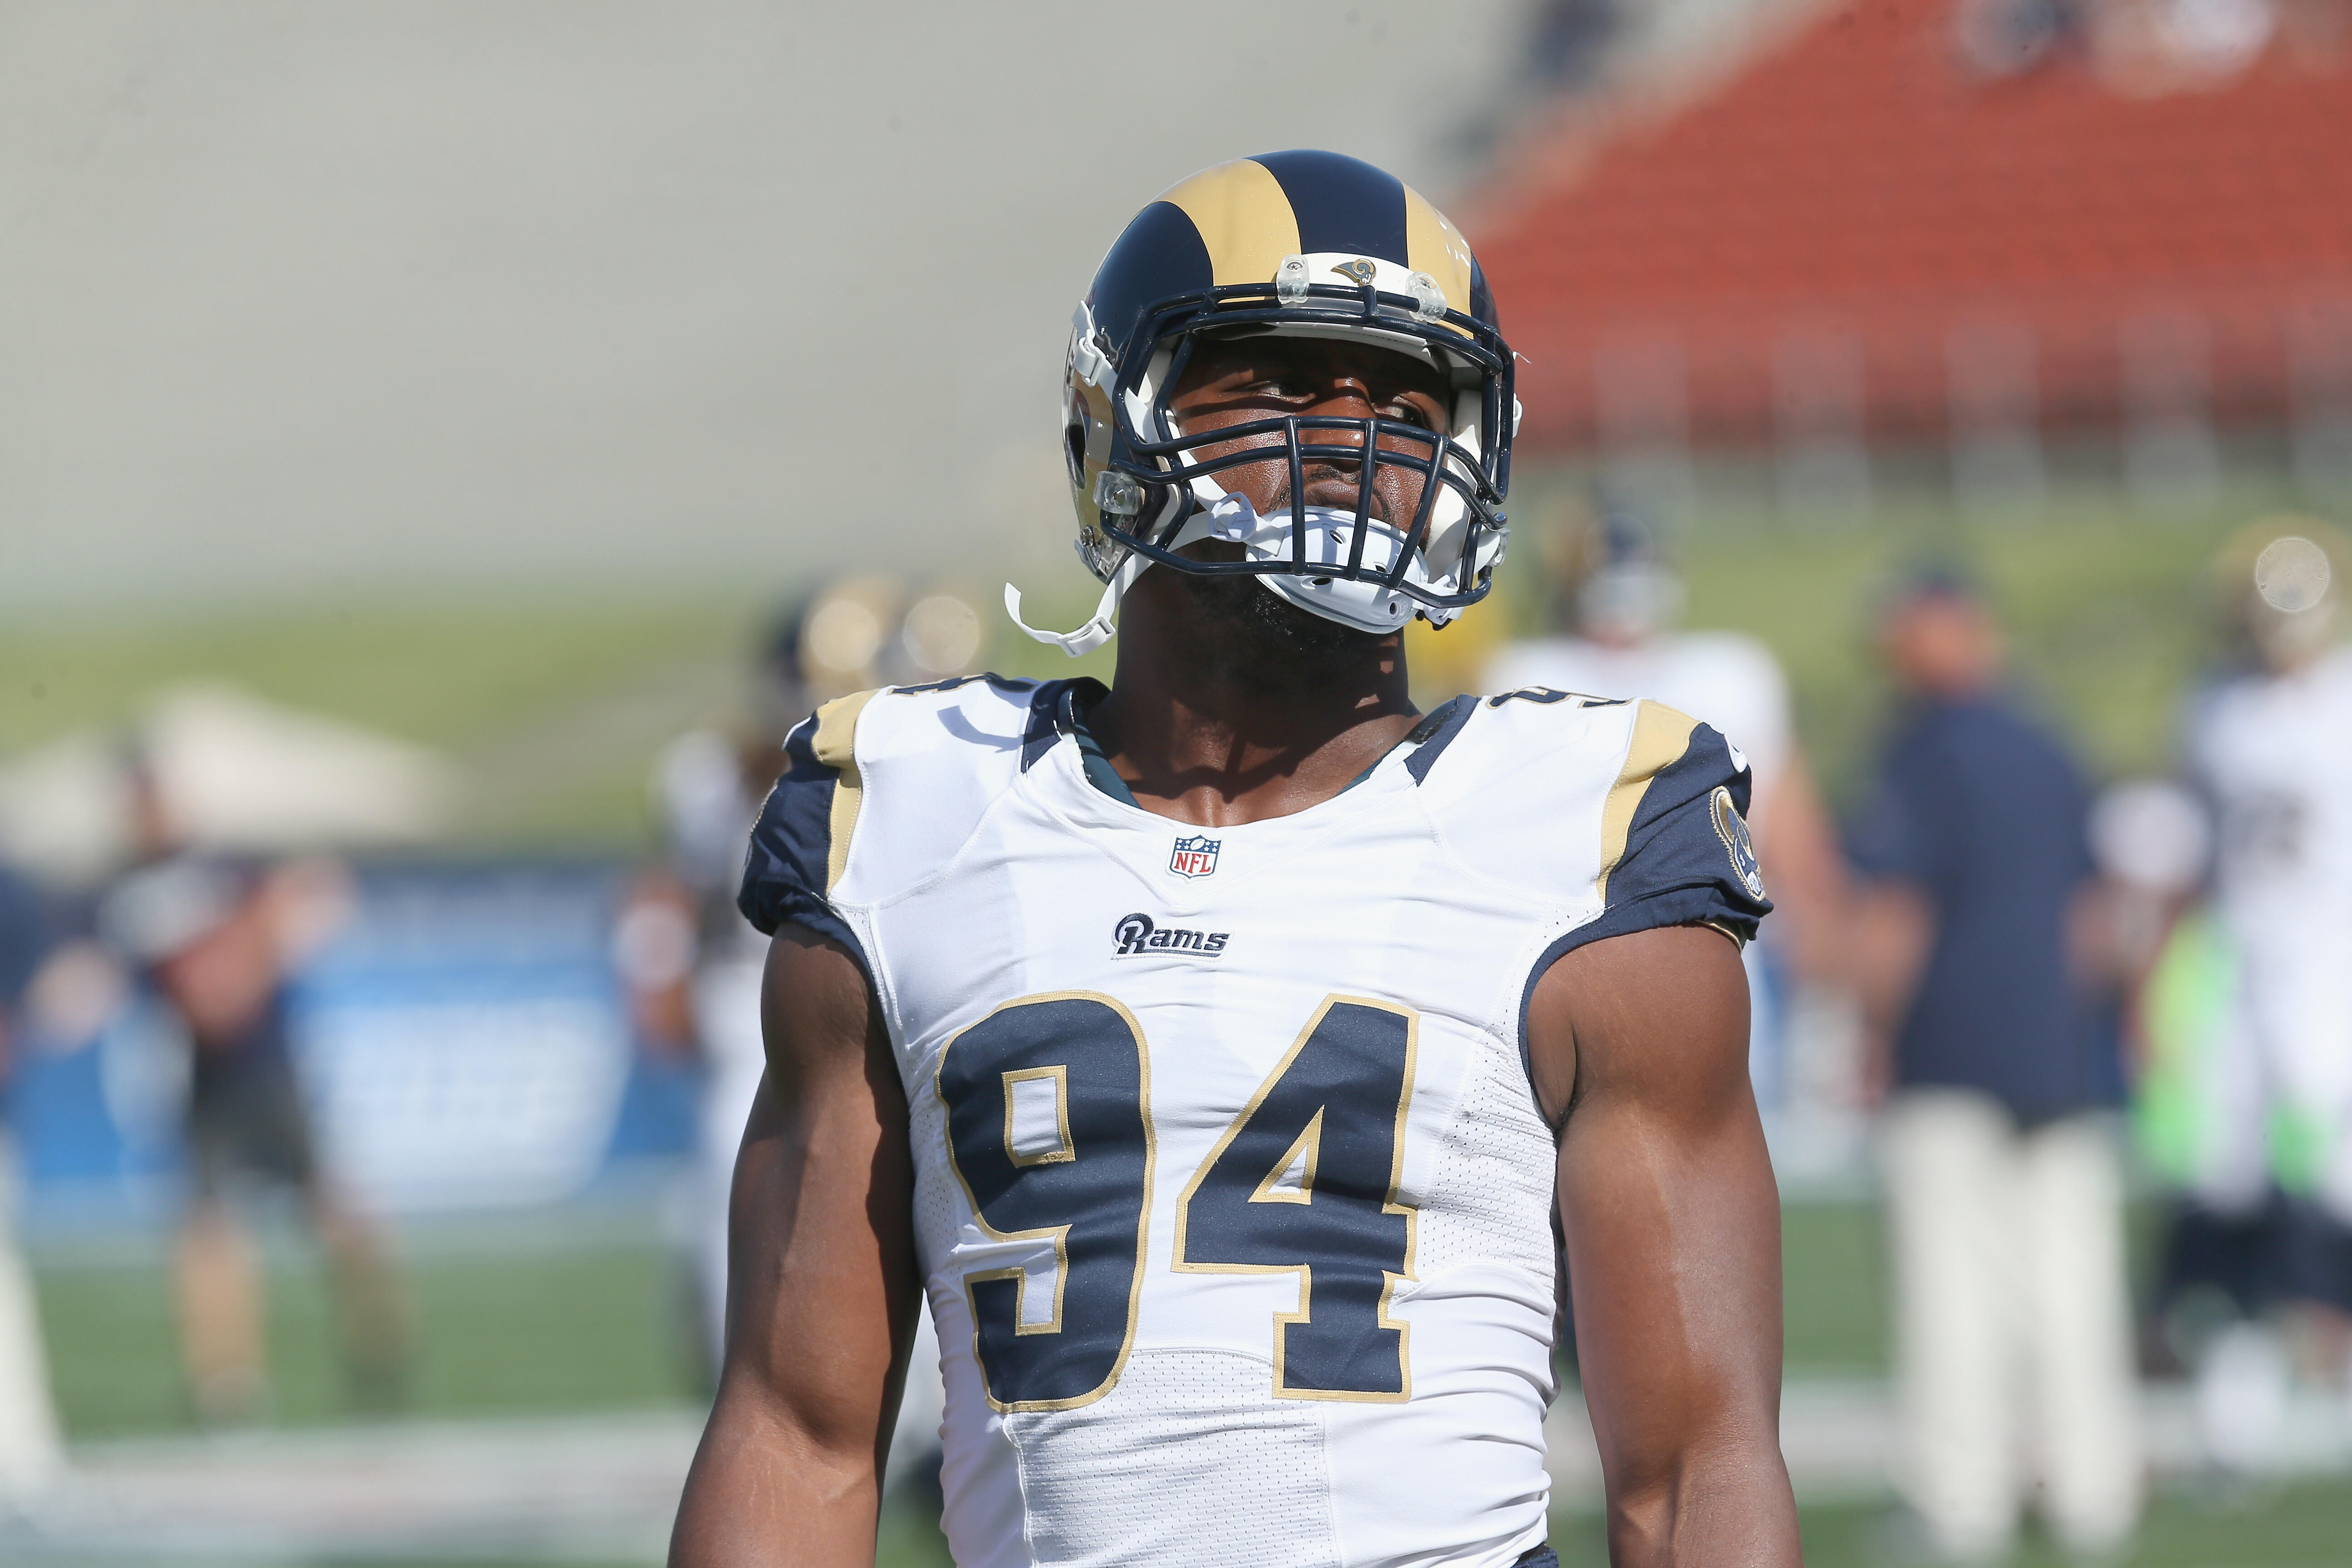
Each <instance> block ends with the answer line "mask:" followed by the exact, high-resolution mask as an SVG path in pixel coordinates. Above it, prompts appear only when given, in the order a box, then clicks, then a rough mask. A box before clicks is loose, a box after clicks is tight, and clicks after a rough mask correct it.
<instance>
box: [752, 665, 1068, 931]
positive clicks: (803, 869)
mask: <svg viewBox="0 0 2352 1568" xmlns="http://www.w3.org/2000/svg"><path fill="white" fill-rule="evenodd" d="M1061 684H1063V683H1061V682H1055V683H1051V685H1050V686H1046V687H1041V686H1040V684H1039V683H1038V682H1036V681H1033V680H1009V679H1004V678H1003V677H1000V676H994V675H974V676H966V677H963V678H962V679H956V680H942V681H937V682H934V683H932V684H929V685H926V686H905V687H884V688H882V689H879V690H877V691H861V692H858V693H856V695H854V696H850V697H844V698H840V699H837V700H835V701H832V702H828V703H826V704H825V705H824V707H822V708H820V709H818V710H816V711H815V712H814V713H813V714H811V715H810V716H809V717H808V718H807V719H804V720H803V721H801V723H800V724H799V725H798V726H797V727H796V728H795V729H794V730H793V732H792V734H791V736H790V737H789V738H788V739H787V740H786V741H785V742H784V756H785V762H786V766H785V769H784V773H783V776H782V778H779V779H778V780H777V781H776V785H775V788H774V789H773V790H772V791H771V792H770V794H769V795H768V800H767V805H765V806H764V807H763V808H762V809H761V813H760V820H759V822H758V824H757V825H756V826H754V827H753V828H752V830H751V850H750V854H749V856H748V857H747V858H746V860H745V863H744V868H743V887H742V891H741V892H740V894H739V895H738V897H737V899H736V903H737V906H738V907H739V908H740V909H741V910H742V911H743V915H744V918H745V919H747V920H749V921H751V923H752V924H753V925H755V926H757V927H758V928H759V929H760V930H761V931H768V932H773V931H775V929H776V928H777V927H778V926H780V925H782V924H783V923H785V922H786V921H798V922H799V923H801V924H803V925H805V926H809V927H810V928H812V929H813V930H815V931H821V932H823V933H824V935H826V936H830V937H832V938H834V939H835V941H837V942H844V943H845V944H846V945H848V946H849V947H850V948H851V949H852V951H854V952H855V951H858V943H857V942H856V937H855V935H854V933H852V932H851V931H850V930H849V928H848V927H847V925H846V924H845V922H844V921H842V919H841V917H840V914H839V912H838V906H840V905H845V904H864V903H871V902H873V901H875V900H877V899H880V898H884V897H887V895H889V894H890V893H893V892H896V891H898V890H899V889H903V888H905V887H907V886H909V885H911V884H912V883H913V882H915V881H917V880H919V879H920V878H921V877H922V876H923V875H925V874H927V873H928V872H929V871H930V870H933V869H936V868H938V867H939V866H940V865H941V864H943V863H944V862H945V861H947V860H948V859H949V858H950V857H951V856H953V854H954V853H955V851H956V850H957V849H958V848H959V847H961V845H962V843H963V841H964V840H965V839H966V838H967V837H970V835H971V830H972V827H973V826H974V825H976V824H977V823H978V821H979V820H980V816H981V814H982V812H983V811H985V810H986V809H987V808H988V805H989V803H990V802H992V800H994V799H995V798H996V796H997V795H999V794H1000V793H1002V792H1003V789H1004V788H1005V787H1006V786H1007V785H1008V784H1011V783H1012V782H1013V779H1015V778H1017V777H1018V776H1019V775H1020V771H1021V767H1022V761H1023V742H1024V738H1026V737H1027V736H1028V735H1029V733H1030V732H1031V730H1032V728H1033V718H1032V709H1033V707H1034V704H1035V701H1036V699H1037V697H1038V694H1039V692H1040V691H1041V690H1051V689H1054V688H1057V687H1058V686H1060V685H1061Z"/></svg>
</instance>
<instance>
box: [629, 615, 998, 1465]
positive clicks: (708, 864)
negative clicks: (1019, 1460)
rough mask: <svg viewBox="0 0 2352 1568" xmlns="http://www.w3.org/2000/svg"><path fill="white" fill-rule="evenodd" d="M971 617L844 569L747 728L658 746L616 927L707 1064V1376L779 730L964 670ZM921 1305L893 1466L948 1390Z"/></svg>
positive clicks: (646, 981)
mask: <svg viewBox="0 0 2352 1568" xmlns="http://www.w3.org/2000/svg"><path fill="white" fill-rule="evenodd" d="M981 643H982V636H981V627H980V617H979V616H978V615H977V614H976V613H975V612H974V611H973V610H972V608H971V604H970V602H969V601H968V600H967V599H966V598H965V597H963V596H962V595H959V594H957V593H955V592H954V591H952V590H950V589H945V588H940V589H934V590H932V591H929V592H927V593H922V594H919V595H914V596H913V598H912V602H911V603H909V602H908V596H907V595H905V594H904V592H903V591H902V590H901V588H900V587H899V585H898V584H897V583H895V582H893V581H892V580H890V579H888V578H885V577H877V576H870V575H867V576H856V577H848V578H844V579H841V580H838V581H836V582H834V583H832V584H827V585H826V586H825V587H824V588H822V589H821V590H819V591H818V592H817V593H816V594H815V595H813V596H812V597H811V598H809V599H808V600H807V601H806V602H804V603H803V604H799V605H793V607H792V608H791V609H789V610H788V611H786V612H785V613H784V614H783V615H782V616H779V617H777V619H776V621H775V623H774V624H773V626H772V627H771V628H770V630H769V631H768V633H767V635H766V637H764V638H763V639H762V641H761V647H760V649H759V656H758V658H757V660H756V661H755V668H754V670H753V676H752V689H751V704H750V706H751V713H752V715H753V718H752V722H751V728H750V730H749V731H748V732H747V733H745V734H742V735H738V736H730V735H728V734H726V733H723V732H721V731H717V730H708V729H706V730H695V731H688V733H686V734H684V735H681V736H679V737H678V738H677V740H676V741H673V742H670V744H669V745H668V746H667V747H666V748H665V749H664V750H663V752H662V754H661V757H660V760H659V761H658V763H656V767H655V772H654V778H653V797H654V806H655V811H656V816H657V818H658V820H659V822H660V824H661V827H662V832H663V838H664V841H665V843H666V845H667V855H666V858H665V863H664V865H663V867H662V868H660V869H659V870H658V871H657V872H656V873H654V874H651V875H649V876H647V877H646V878H643V879H640V880H639V883H638V885H637V887H636V888H635V890H634V891H633V893H632V894H631V897H630V900H629V901H628V904H627V906H626V907H625V910H623V912H622V915H621V918H620V920H619V921H618V922H617V924H616V926H615V930H614V955H615V958H616V961H617V963H618V967H619V969H620V971H621V973H622V974H623V976H624V977H625V980H626V981H627V983H628V985H629V991H630V996H631V1002H632V1009H633V1012H634V1014H635V1019H636V1023H637V1026H638V1030H639V1033H640V1034H641V1036H643V1037H646V1039H648V1040H649V1041H651V1042H654V1043H656V1044H657V1045H666V1046H667V1047H671V1048H674V1049H678V1050H681V1051H685V1052H687V1053H688V1054H690V1055H692V1056H693V1057H695V1058H696V1059H697V1060H698V1062H699V1064H700V1066H701V1069H702V1075H703V1081H702V1093H701V1105H700V1107H699V1110H698V1118H697V1133H696V1150H697V1153H696V1174H695V1176H694V1179H693V1182H692V1186H691V1195H690V1198H689V1200H688V1217H687V1220H686V1228H687V1230H688V1233H689V1237H690V1239H689V1242H688V1247H689V1250H690V1252H691V1253H692V1256H693V1270H694V1278H695V1287H696V1296H697V1302H698V1308H699V1311H698V1329H699V1338H700V1340H701V1342H702V1344H703V1347H704V1349H705V1351H706V1352H707V1354H708V1357H709V1366H710V1368H711V1371H712V1374H713V1376H714V1377H715V1376H716V1375H717V1373H718V1371H719V1365H720V1360H721V1357H722V1355H723V1353H724V1351H725V1347H726V1342H727V1279H728V1211H729V1194H730V1189H731V1187H732V1184H733V1181H734V1173H735V1160H736V1155H737V1153H738V1152H739V1151H740V1148H741V1146H742V1142H743V1128H744V1124H745V1121H746V1120H747V1119H748V1118H749V1116H750V1114H751V1103H752V1100H753V1098H754V1097H755V1096H756V1095H757V1093H758V1091H759V1088H760V1079H761V1073H762V1071H763V1069H764V1067H765V1061H766V1058H765V1056H764V1053H763V1049H762V1046H761V1028H760V984H761V974H762V973H763V971H764V970H765V968H766V966H767V957H768V940H767V938H766V937H765V936H764V935H763V934H761V931H759V930H758V929H757V928H756V927H754V926H753V925H752V924H751V922H750V921H747V920H745V919H744V918H743V915H742V913H741V911H740V910H738V909H737V908H736V906H735V895H736V892H737V889H739V888H740V885H741V881H742V875H743V857H744V850H745V847H746V846H747V844H748V843H749V841H750V837H751V826H752V823H753V822H754V820H755V819H756V818H757V817H758V816H759V811H760V804H761V802H762V801H763V800H765V799H766V798H767V795H768V791H769V789H770V787H771V786H772V785H773V784H775V782H776V776H777V774H778V773H782V771H783V767H784V760H785V759H784V752H783V741H784V736H785V734H786V732H787V731H790V729H791V728H792V726H793V724H795V723H797V722H798V721H800V719H801V718H802V717H803V716H804V715H805V714H806V713H807V712H808V710H810V709H811V708H812V707H814V706H815V705H816V704H818V703H820V702H827V701H831V700H834V699H835V698H837V697H841V696H845V695H846V694H847V693H849V692H852V691H855V690H858V689H862V688H866V687H870V686H873V685H876V684H878V683H881V682H885V681H902V682H920V681H930V680H938V679H941V678H952V677H955V676H959V675H961V674H962V673H964V672H965V671H966V670H968V669H969V668H971V665H972V663H973V662H974V660H975V659H976V658H978V656H979V654H980V650H981ZM938 1364H939V1352H938V1348H937V1344H936V1342H935V1340H934V1339H933V1337H932V1334H931V1327H930V1316H929V1312H928V1311H926V1312H925V1313H924V1314H923V1315H922V1318H921V1321H920V1322H919V1325H918V1342H917V1345H916V1347H915V1355H914V1358H913V1362H912V1364H911V1366H910V1368H909V1371H908V1383H907V1392H906V1397H905V1402H904V1405H902V1407H901V1414H900V1420H899V1424H898V1428H897V1430H896V1432H895V1434H894V1436H893V1439H892V1466H891V1468H892V1473H893V1474H894V1475H896V1474H901V1473H908V1472H910V1471H912V1470H914V1469H916V1468H919V1466H920V1464H921V1463H922V1462H923V1461H924V1459H925V1457H926V1456H927V1455H932V1456H935V1455H936V1452H937V1449H938V1447H939V1438H938V1428H939V1417H940V1402H941V1395H940V1389H939V1378H938V1373H937V1368H938Z"/></svg>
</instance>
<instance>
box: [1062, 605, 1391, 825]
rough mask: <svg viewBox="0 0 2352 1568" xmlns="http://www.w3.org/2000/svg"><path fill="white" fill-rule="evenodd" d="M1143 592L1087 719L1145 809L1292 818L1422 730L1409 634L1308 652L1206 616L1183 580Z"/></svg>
mask: <svg viewBox="0 0 2352 1568" xmlns="http://www.w3.org/2000/svg"><path fill="white" fill-rule="evenodd" d="M1155 577H1157V578H1160V581H1159V582H1157V583H1155V582H1153V579H1154V578H1155ZM1223 582H1226V583H1231V584H1234V587H1236V588H1244V589H1245V590H1246V591H1247V592H1249V593H1254V594H1255V593H1263V592H1265V590H1264V589H1262V588H1260V587H1258V586H1257V585H1256V584H1254V583H1244V582H1243V581H1242V580H1240V579H1225V580H1223ZM1146 584H1150V590H1156V591H1146ZM1136 586H1137V591H1136V592H1133V593H1130V594H1129V596H1128V599H1127V601H1126V604H1125V605H1124V606H1123V614H1122V616H1121V621H1120V629H1119V650H1118V675H1117V678H1116V679H1115V680H1114V682H1113V684H1112V688H1111V694H1110V696H1109V697H1108V698H1106V699H1105V700H1103V701H1102V702H1101V703H1099V704H1097V706H1096V708H1095V709H1094V710H1093V711H1092V712H1091V713H1090V714H1089V715H1088V716H1087V727H1088V728H1089V730H1091V731H1092V732H1093V734H1094V737H1095V739H1096V741H1097V743H1098V744H1100V745H1101V747H1102V749H1103V752H1104V754H1105V756H1106V757H1107V758H1108V761H1109V763H1110V765H1111V767H1112V769H1113V770H1114V771H1115V772H1117V773H1118V775H1119V776H1120V777H1121V778H1122V779H1124V780H1126V781H1127V784H1128V787H1129V789H1130V790H1132V791H1133V792H1134V794H1135V799H1136V804H1137V805H1140V806H1142V807H1143V809H1145V810H1146V811H1150V812H1156V813H1158V814H1159V815H1160V816H1167V817H1171V818H1173V819H1174V820H1176V821H1179V822H1189V823H1193V824H1196V825H1198V826H1204V827H1225V826H1235V825H1238V824H1241V823H1247V822H1257V821H1263V820H1265V819H1266V818H1269V817H1276V816H1290V815H1292V814H1293V813H1295V812H1300V811H1304V810H1306V809H1307V808H1308V807H1309V806H1313V805H1320V804H1321V803H1322V802H1324V801H1326V800H1328V799H1330V798H1331V797H1332V796H1334V795H1338V794H1339V792H1340V791H1342V790H1344V789H1346V788H1347V787H1348V785H1349V784H1350V783H1352V782H1353V781H1354V780H1355V779H1356V778H1357V777H1358V776H1359V775H1360V774H1361V773H1363V772H1364V770H1365V769H1367V768H1369V767H1370V766H1371V765H1372V764H1373V763H1377V762H1379V761H1380V759H1381V757H1382V756H1383V755H1384V754H1386V753H1387V752H1389V750H1390V749H1391V748H1392V747H1394V746H1395V745H1396V743H1397V742H1399V741H1401V740H1402V739H1403V738H1404V736H1405V734H1406V732H1407V731H1410V730H1411V729H1412V724H1413V719H1414V712H1413V707H1412V699H1411V697H1410V696H1409V695H1408V692H1407V684H1408V683H1407V680H1406V676H1405V660H1404V647H1403V643H1402V638H1401V637H1394V636H1391V637H1381V638H1366V639H1362V640H1361V641H1360V643H1357V644H1356V645H1355V646H1351V647H1339V648H1333V649H1323V650H1318V651H1317V652H1315V653H1310V654H1302V653H1301V652H1300V650H1298V649H1297V648H1296V647H1285V646H1284V645H1283V644H1282V643H1281V641H1280V640H1279V639H1278V638H1274V637H1267V636H1266V635H1265V634H1263V633H1256V634H1254V633H1253V632H1252V631H1251V630H1250V629H1249V628H1247V627H1244V626H1236V625H1235V624H1234V622H1233V621H1232V620H1231V619H1229V618H1226V617H1222V616H1204V615H1202V614H1201V613H1200V608H1199V605H1198V603H1197V600H1196V594H1195V589H1194V584H1192V583H1188V582H1184V581H1181V580H1178V574H1174V573H1162V572H1147V573H1146V574H1144V575H1143V577H1142V578H1141V579H1140V580H1139V582H1138V584H1137V585H1136Z"/></svg>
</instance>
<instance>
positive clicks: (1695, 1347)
mask: <svg viewBox="0 0 2352 1568" xmlns="http://www.w3.org/2000/svg"><path fill="white" fill-rule="evenodd" d="M1528 1043H1529V1057H1530V1064H1531V1065H1532V1066H1533V1067H1534V1068H1535V1069H1536V1073H1537V1082H1538V1092H1539V1096H1540V1098H1542V1099H1543V1100H1544V1101H1545V1102H1546V1103H1545V1108H1546V1111H1547V1114H1549V1115H1551V1116H1553V1117H1555V1118H1562V1120H1561V1121H1560V1142H1559V1209H1560V1221H1561V1227H1562V1232H1563V1235H1564V1237H1565V1238H1566V1243H1567V1247H1568V1256H1569V1278H1570V1285H1571V1289H1572V1292H1573V1300H1574V1309H1575V1313H1576V1331H1577V1349H1578V1359H1579V1363H1580V1367H1581V1369H1582V1372H1583V1377H1584V1385H1585V1394H1586V1399H1587V1402H1588V1405H1589V1406H1590V1408H1591V1414H1592V1420H1593V1429H1594V1432H1595V1435H1596V1436H1598V1438H1599V1440H1600V1444H1601V1455H1602V1458H1603V1462H1604V1465H1605V1467H1606V1468H1607V1470H1608V1473H1609V1478H1610V1484H1611V1489H1612V1497H1614V1498H1616V1499H1618V1500H1620V1501H1621V1502H1623V1501H1624V1500H1626V1499H1627V1498H1629V1497H1638V1496H1639V1495H1641V1494H1642V1493H1643V1491H1644V1489H1652V1488H1656V1487H1666V1488H1668V1489H1672V1488H1673V1487H1675V1486H1677V1485H1680V1484H1682V1483H1683V1482H1684V1481H1685V1480H1686V1479H1688V1478H1689V1477H1690V1476H1691V1474H1692V1471H1693V1468H1694V1467H1696V1466H1720V1465H1724V1464H1729V1465H1731V1466H1733V1467H1734V1468H1738V1467H1743V1466H1752V1465H1759V1464H1761V1465H1777V1464H1778V1462H1779V1460H1778V1447H1777V1442H1778V1436H1777V1419H1778V1415H1777V1413H1778V1406H1779V1386H1780V1208H1779V1199H1778V1194H1777V1193H1776V1191H1775V1189H1774V1185H1773V1181H1772V1172H1771V1165H1770V1162H1769V1157H1768V1156H1767V1153H1766V1152H1765V1147H1764V1139H1763V1131H1762V1128H1761V1126H1760V1124H1759V1121H1758V1119H1757V1114H1756V1107H1755V1100H1754V1096H1753V1094H1752V1093H1751V1092H1750V1090H1749V1089H1748V1070H1747V1049H1748V989H1747V979H1746V976H1745V974H1744V973H1743V972H1742V970H1741V967H1740V963H1739V957H1738V949H1737V948H1736V947H1735V946H1734V945H1733V944H1732V943H1731V942H1728V941H1727V940H1726V939H1725V938H1724V937H1723V936H1722V935H1721V934H1720V933H1718V932H1717V931H1712V930H1708V929H1706V928H1703V927H1692V926H1679V927H1666V928H1659V929H1654V930H1650V931H1638V932H1634V933H1633V934H1630V935H1627V936H1622V937H1616V938H1612V939H1610V940H1607V941H1603V942H1594V943H1592V944H1591V945H1590V946H1587V947H1583V948H1580V949H1578V950H1577V951H1575V952H1571V953H1570V954H1569V955H1567V956H1566V957H1565V958H1563V959H1561V960H1560V961H1559V963H1557V964H1555V965H1554V966H1553V967H1552V969H1551V970H1550V971H1549V972H1548V973H1547V974H1546V975H1545V977H1544V979H1543V981H1542V983H1541V984H1539V985H1538V988H1537V993H1536V995H1535V997H1534V999H1533V1006H1532V1009H1531V1013H1530V1017H1529V1042H1528ZM1563 1113H1564V1116H1563Z"/></svg>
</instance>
